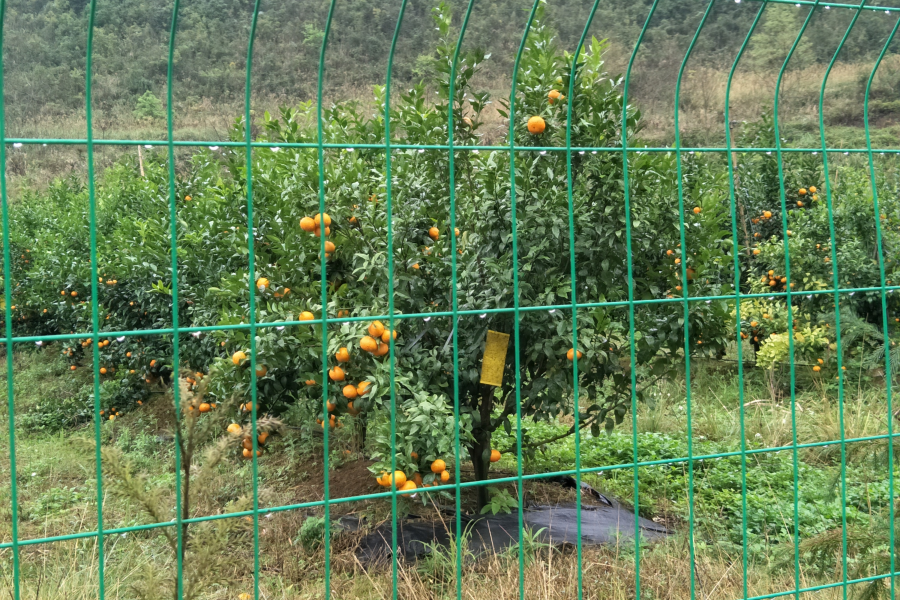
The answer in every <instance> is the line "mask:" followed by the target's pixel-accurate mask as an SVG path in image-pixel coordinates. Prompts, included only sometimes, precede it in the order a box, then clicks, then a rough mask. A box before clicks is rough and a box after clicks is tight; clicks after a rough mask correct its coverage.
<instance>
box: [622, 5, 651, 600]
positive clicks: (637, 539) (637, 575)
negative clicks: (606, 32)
mask: <svg viewBox="0 0 900 600" xmlns="http://www.w3.org/2000/svg"><path fill="white" fill-rule="evenodd" d="M658 5H659V0H653V5H652V6H651V7H650V12H649V13H648V14H647V18H646V19H644V25H643V26H642V27H641V33H640V34H639V35H638V38H637V41H636V42H635V44H634V48H633V49H632V51H631V57H630V58H629V59H628V68H627V69H626V70H625V79H624V82H623V84H622V187H623V188H624V195H625V250H626V253H627V269H628V339H629V340H631V341H632V343H631V344H630V347H629V354H628V356H629V361H630V365H631V446H632V454H631V460H632V462H633V463H634V470H633V492H632V493H633V496H634V591H635V599H636V600H640V597H641V524H640V521H639V519H638V517H639V516H640V507H641V502H640V489H639V486H638V466H637V464H638V428H637V372H636V371H637V369H636V368H635V365H636V364H637V356H636V353H635V349H634V343H633V342H634V332H635V325H634V254H633V250H632V247H631V184H630V182H629V177H628V88H629V84H630V83H631V71H632V69H633V68H634V60H635V58H637V54H638V51H639V50H640V48H641V44H642V43H643V42H644V36H645V35H646V33H647V28H648V27H649V26H650V20H651V19H652V18H653V14H654V13H655V12H656V7H657V6H658Z"/></svg>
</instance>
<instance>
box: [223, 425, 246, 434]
mask: <svg viewBox="0 0 900 600" xmlns="http://www.w3.org/2000/svg"><path fill="white" fill-rule="evenodd" d="M242 429H243V428H242V427H241V426H240V425H238V424H237V423H232V424H231V425H229V426H228V429H226V431H227V432H228V433H230V434H231V435H240V434H241V430H242Z"/></svg>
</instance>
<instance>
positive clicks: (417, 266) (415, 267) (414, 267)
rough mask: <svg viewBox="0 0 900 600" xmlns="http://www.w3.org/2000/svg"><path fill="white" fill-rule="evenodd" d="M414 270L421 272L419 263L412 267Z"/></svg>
mask: <svg viewBox="0 0 900 600" xmlns="http://www.w3.org/2000/svg"><path fill="white" fill-rule="evenodd" d="M412 268H413V269H415V270H416V271H418V270H419V263H416V264H414V265H413V266H412Z"/></svg>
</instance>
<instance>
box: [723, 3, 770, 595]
mask: <svg viewBox="0 0 900 600" xmlns="http://www.w3.org/2000/svg"><path fill="white" fill-rule="evenodd" d="M767 7H768V4H766V3H763V4H762V6H760V7H759V10H758V11H757V13H756V17H755V18H754V19H753V23H751V24H750V30H749V31H748V32H747V36H746V37H745V38H744V42H743V43H742V44H741V47H740V49H739V50H738V53H737V56H736V57H735V59H734V62H733V63H732V65H731V71H729V73H728V81H727V83H726V84H725V115H724V116H725V157H726V159H727V161H728V199H729V204H730V208H731V255H732V258H733V259H734V309H735V318H734V321H735V326H736V334H735V342H736V344H737V365H738V406H739V407H740V408H739V410H740V417H739V418H740V431H741V528H742V530H743V535H742V536H741V566H742V567H743V577H742V580H743V581H742V591H743V595H744V598H745V599H746V598H747V595H748V593H749V590H748V586H747V568H748V566H749V565H748V561H747V432H746V429H745V427H744V425H745V422H744V419H745V409H744V341H743V339H742V338H741V264H740V257H739V255H740V250H739V248H740V245H739V243H738V234H737V198H736V196H735V190H734V156H733V155H732V152H731V146H732V142H731V105H730V103H731V84H732V83H733V81H734V73H735V71H736V70H737V66H738V63H739V62H740V60H741V58H742V57H743V56H744V51H745V50H746V49H747V45H748V44H749V42H750V38H751V37H752V36H753V32H755V31H756V26H757V25H758V24H759V20H760V19H761V18H762V16H763V13H764V12H765V10H766V8H767Z"/></svg>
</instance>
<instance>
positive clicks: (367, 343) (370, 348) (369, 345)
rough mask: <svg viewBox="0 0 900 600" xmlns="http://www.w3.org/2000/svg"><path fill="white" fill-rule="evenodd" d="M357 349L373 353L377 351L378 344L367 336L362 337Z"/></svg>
mask: <svg viewBox="0 0 900 600" xmlns="http://www.w3.org/2000/svg"><path fill="white" fill-rule="evenodd" d="M370 329H371V327H370ZM359 347H360V348H362V349H363V350H365V351H366V352H375V351H376V350H378V342H376V341H375V339H374V338H372V337H370V336H368V335H364V336H363V338H362V339H361V340H360V341H359Z"/></svg>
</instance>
